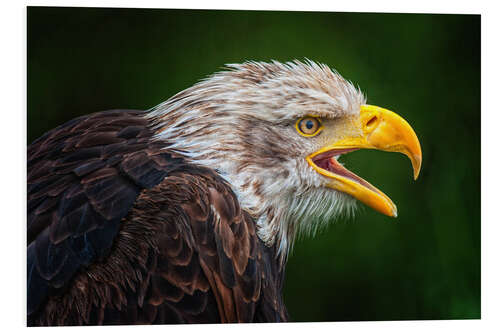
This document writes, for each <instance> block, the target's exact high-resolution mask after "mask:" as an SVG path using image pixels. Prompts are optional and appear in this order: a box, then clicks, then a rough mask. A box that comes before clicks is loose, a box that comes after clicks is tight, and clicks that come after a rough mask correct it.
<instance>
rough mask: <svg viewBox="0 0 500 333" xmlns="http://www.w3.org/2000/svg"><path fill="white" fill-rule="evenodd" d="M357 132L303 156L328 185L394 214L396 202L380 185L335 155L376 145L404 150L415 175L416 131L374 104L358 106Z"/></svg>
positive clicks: (418, 160) (417, 157) (417, 169)
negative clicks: (325, 178)
mask: <svg viewBox="0 0 500 333" xmlns="http://www.w3.org/2000/svg"><path fill="white" fill-rule="evenodd" d="M359 118H360V122H357V124H358V125H359V126H360V127H361V128H360V129H361V133H362V135H360V136H352V137H346V138H344V139H342V140H340V141H337V142H335V143H334V144H332V145H327V146H325V147H323V148H321V149H320V150H318V151H316V152H315V153H313V154H311V155H309V156H308V157H307V158H306V160H307V162H308V163H309V164H310V165H311V167H313V168H314V169H315V170H316V171H317V172H318V173H320V174H321V175H323V176H325V177H327V178H328V183H327V186H328V187H330V188H333V189H335V190H338V191H341V192H344V193H347V194H349V195H351V196H353V197H354V198H356V199H357V200H359V201H361V202H363V203H364V204H366V205H367V206H369V207H371V208H373V209H374V210H376V211H378V212H380V213H382V214H385V215H388V216H393V217H396V216H397V208H396V205H395V204H394V203H393V202H392V201H391V199H390V198H389V197H388V196H386V195H385V194H384V193H382V192H381V191H380V190H379V189H377V188H376V187H374V186H373V185H371V184H370V183H368V182H367V181H365V180H364V179H362V178H360V177H358V176H357V175H355V174H354V173H352V172H350V171H349V170H347V169H345V168H344V167H343V166H341V165H340V164H339V163H338V162H337V160H336V156H338V155H340V154H343V153H346V152H349V151H352V150H357V149H378V150H383V151H392V152H399V153H403V154H405V155H406V156H408V157H409V158H410V160H411V163H412V166H413V177H414V179H417V177H418V174H419V173H420V166H421V164H422V151H421V149H420V143H419V141H418V138H417V135H416V134H415V131H413V129H412V128H411V126H410V125H409V124H408V123H407V122H406V120H404V119H403V118H401V117H400V116H399V115H397V114H396V113H394V112H392V111H389V110H386V109H383V108H380V107H378V106H373V105H362V106H361V109H360V115H359Z"/></svg>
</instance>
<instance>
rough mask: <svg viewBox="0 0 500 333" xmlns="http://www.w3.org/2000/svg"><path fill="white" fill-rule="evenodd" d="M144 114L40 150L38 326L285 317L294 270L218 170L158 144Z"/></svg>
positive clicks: (91, 124)
mask: <svg viewBox="0 0 500 333" xmlns="http://www.w3.org/2000/svg"><path fill="white" fill-rule="evenodd" d="M151 138H152V132H151V129H150V124H149V121H148V120H147V119H146V118H145V117H143V112H141V111H124V110H114V111H107V112H101V113H96V114H93V115H90V116H86V117H81V118H78V119H76V120H72V121H70V122H68V123H66V124H64V125H62V126H60V127H58V128H56V129H54V130H52V131H50V132H48V133H47V134H46V135H44V136H43V137H41V138H40V139H38V140H37V141H35V142H33V143H32V144H31V145H30V146H29V147H28V235H27V237H28V324H29V325H30V326H39V325H92V324H143V323H154V324H161V323H209V322H211V323H213V322H254V321H283V320H286V319H287V314H286V309H285V307H284V305H283V302H282V299H281V292H280V291H281V287H282V278H283V270H282V266H280V265H279V263H278V261H277V260H276V258H275V256H274V253H275V251H274V249H273V248H269V247H267V246H265V245H264V243H262V241H261V240H260V239H259V238H258V237H257V233H256V229H255V228H256V226H255V221H254V220H253V219H252V217H250V215H248V213H246V212H245V211H243V210H242V209H240V206H239V203H238V199H237V197H236V196H235V194H234V193H233V191H232V189H231V187H230V186H229V185H228V184H227V183H226V182H225V181H224V180H223V179H222V178H221V177H220V176H219V175H217V174H216V173H215V172H214V171H212V170H210V169H207V168H204V167H200V166H194V165H191V164H189V163H187V162H186V161H185V160H184V159H183V158H182V157H180V156H179V155H176V153H173V152H171V151H169V150H164V149H161V148H162V147H164V146H165V145H166V144H165V143H161V142H159V141H152V140H151Z"/></svg>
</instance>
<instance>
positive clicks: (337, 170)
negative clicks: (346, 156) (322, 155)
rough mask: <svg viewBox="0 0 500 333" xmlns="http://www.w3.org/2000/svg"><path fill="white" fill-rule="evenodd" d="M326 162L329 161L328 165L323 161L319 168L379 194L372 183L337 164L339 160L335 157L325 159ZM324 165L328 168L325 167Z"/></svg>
mask: <svg viewBox="0 0 500 333" xmlns="http://www.w3.org/2000/svg"><path fill="white" fill-rule="evenodd" d="M325 161H328V163H324V162H323V161H321V162H323V163H321V164H322V165H318V166H319V167H320V168H323V169H326V170H328V171H330V172H332V173H334V174H337V175H339V176H342V177H345V178H348V179H351V180H353V181H355V182H356V183H358V184H361V185H363V186H365V187H367V188H369V189H370V190H372V191H375V192H377V190H376V189H375V188H374V187H373V186H372V185H371V184H370V183H368V182H367V181H366V180H364V179H362V178H360V177H358V176H357V175H356V174H355V173H353V172H351V171H349V170H347V169H346V168H344V167H343V166H342V165H341V164H340V163H339V162H337V160H336V159H335V158H334V157H331V158H329V159H325ZM323 165H324V166H326V167H324V166H323Z"/></svg>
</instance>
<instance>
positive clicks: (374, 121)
mask: <svg viewBox="0 0 500 333" xmlns="http://www.w3.org/2000/svg"><path fill="white" fill-rule="evenodd" d="M377 120H378V118H377V116H372V117H371V118H370V119H369V120H368V121H367V122H366V125H365V127H366V129H367V130H371V129H372V128H373V127H374V126H375V125H376V124H377Z"/></svg>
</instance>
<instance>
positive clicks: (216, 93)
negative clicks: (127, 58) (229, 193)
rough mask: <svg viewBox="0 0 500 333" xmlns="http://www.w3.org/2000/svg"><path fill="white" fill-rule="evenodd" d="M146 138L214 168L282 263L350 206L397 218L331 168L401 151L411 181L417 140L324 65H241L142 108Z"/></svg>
mask: <svg viewBox="0 0 500 333" xmlns="http://www.w3.org/2000/svg"><path fill="white" fill-rule="evenodd" d="M150 117H152V118H153V119H154V121H155V124H157V128H156V137H157V138H158V139H161V140H163V141H165V142H167V143H168V147H167V148H169V149H174V150H176V151H178V152H179V153H181V154H183V155H185V157H186V158H187V159H189V161H191V162H192V163H195V164H198V165H203V166H205V167H209V168H211V169H214V170H216V171H217V172H218V173H219V174H220V175H221V176H222V177H224V178H225V179H226V180H227V181H228V183H229V184H230V185H231V187H232V189H233V191H234V192H235V193H236V195H237V196H238V199H239V201H240V205H241V207H242V208H243V209H245V210H246V211H248V212H249V213H250V214H251V215H252V216H254V218H255V219H256V221H257V226H258V235H259V237H260V238H261V239H262V240H263V241H264V242H265V243H266V244H267V245H269V246H272V245H276V248H277V249H278V251H277V253H278V254H280V255H281V257H282V258H285V257H286V255H287V253H288V250H289V249H290V248H291V246H292V244H293V240H294V239H295V236H296V235H297V233H299V232H306V233H314V232H315V231H316V230H317V229H318V227H320V226H322V225H324V224H325V223H327V222H329V221H332V220H333V219H334V218H335V217H337V216H339V215H341V214H352V212H353V209H354V207H355V204H356V201H361V202H362V203H364V204H365V205H367V206H369V207H371V208H373V209H375V210H377V211H379V212H380V213H383V214H385V215H388V216H394V217H395V216H397V209H396V205H395V204H394V203H393V202H392V201H391V199H390V198H389V197H388V196H387V195H385V194H384V193H382V192H381V191H380V190H379V189H377V188H376V187H375V186H373V185H371V184H370V183H368V182H367V181H366V180H364V179H362V178H361V177H359V176H357V175H356V174H354V173H353V172H351V171H349V170H347V169H346V168H344V167H343V166H342V164H341V163H339V161H338V158H339V156H341V155H342V154H345V153H348V152H351V151H353V150H357V149H378V150H384V151H392V152H400V153H403V154H405V155H407V156H408V157H409V158H410V160H411V163H412V166H413V173H414V177H415V179H416V178H417V176H418V174H419V171H420V165H421V161H422V154H421V149H420V144H419V141H418V139H417V136H416V134H415V132H414V131H413V129H412V128H411V127H410V125H409V124H408V123H407V122H406V121H405V120H404V119H403V118H401V117H400V116H398V115H397V114H395V113H393V112H391V111H389V110H386V109H383V108H380V107H377V106H372V105H367V104H366V98H365V97H364V95H363V94H362V92H361V91H360V90H359V89H356V88H355V87H354V86H353V84H352V83H350V82H348V81H346V80H345V79H344V78H342V77H341V76H340V74H338V73H337V72H335V71H333V70H331V69H330V68H329V67H328V66H326V65H324V64H318V63H315V62H312V61H306V62H300V61H294V62H288V63H279V62H276V61H274V62H271V63H265V62H245V63H243V64H230V65H227V69H226V70H224V71H221V72H218V73H215V74H214V75H212V76H210V77H208V78H207V79H205V80H203V81H201V82H199V83H197V84H195V85H194V86H192V87H190V88H188V89H186V90H184V91H182V92H180V93H178V94H177V95H175V96H173V97H172V98H170V99H169V100H167V101H166V102H164V103H162V104H160V105H158V106H156V107H154V108H152V109H151V110H150Z"/></svg>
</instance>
